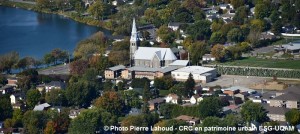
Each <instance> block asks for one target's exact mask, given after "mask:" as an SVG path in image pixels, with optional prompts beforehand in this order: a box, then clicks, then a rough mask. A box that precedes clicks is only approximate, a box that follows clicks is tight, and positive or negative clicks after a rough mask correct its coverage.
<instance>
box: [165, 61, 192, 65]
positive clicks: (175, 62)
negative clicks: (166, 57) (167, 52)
mask: <svg viewBox="0 0 300 134" xmlns="http://www.w3.org/2000/svg"><path fill="white" fill-rule="evenodd" d="M188 63H189V60H175V61H174V62H172V63H171V64H169V66H187V65H188Z"/></svg>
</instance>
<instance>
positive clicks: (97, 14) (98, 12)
mask: <svg viewBox="0 0 300 134" xmlns="http://www.w3.org/2000/svg"><path fill="white" fill-rule="evenodd" d="M107 9H108V5H107V4H105V3H104V2H102V1H100V0H99V1H96V2H95V3H94V4H92V5H91V6H90V7H89V8H88V12H89V13H91V14H92V15H93V16H94V18H96V19H98V20H99V19H100V18H102V20H103V17H104V15H105V14H106V12H107Z"/></svg>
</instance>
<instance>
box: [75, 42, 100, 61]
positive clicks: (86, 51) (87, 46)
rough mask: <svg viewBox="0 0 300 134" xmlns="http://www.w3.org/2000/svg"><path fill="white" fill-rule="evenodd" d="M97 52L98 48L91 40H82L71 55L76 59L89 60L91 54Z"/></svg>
mask: <svg viewBox="0 0 300 134" xmlns="http://www.w3.org/2000/svg"><path fill="white" fill-rule="evenodd" d="M99 52H100V47H99V46H98V45H96V44H95V43H94V42H93V41H92V40H83V41H81V42H79V43H78V44H77V46H76V48H75V50H74V53H73V55H74V57H75V58H76V59H78V58H83V59H89V58H90V57H92V56H93V54H97V53H99Z"/></svg>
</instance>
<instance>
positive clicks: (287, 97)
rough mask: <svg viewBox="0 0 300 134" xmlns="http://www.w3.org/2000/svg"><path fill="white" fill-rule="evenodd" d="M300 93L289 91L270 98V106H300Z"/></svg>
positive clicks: (290, 107)
mask: <svg viewBox="0 0 300 134" xmlns="http://www.w3.org/2000/svg"><path fill="white" fill-rule="evenodd" d="M299 96H300V94H298V93H295V92H287V93H284V94H282V95H280V96H277V97H275V98H273V99H271V100H270V106H273V107H285V108H289V109H292V108H296V109H298V108H299V103H300V97H299Z"/></svg>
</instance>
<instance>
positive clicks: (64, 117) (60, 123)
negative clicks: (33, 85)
mask: <svg viewBox="0 0 300 134" xmlns="http://www.w3.org/2000/svg"><path fill="white" fill-rule="evenodd" d="M47 116H48V117H49V119H48V123H49V124H48V123H47V125H46V128H45V131H46V129H48V131H49V132H53V130H54V131H55V133H66V132H67V131H68V127H69V124H70V118H69V109H64V108H63V109H61V110H60V111H58V110H56V109H54V110H47ZM48 125H49V127H48ZM47 127H48V128H47Z"/></svg>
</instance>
